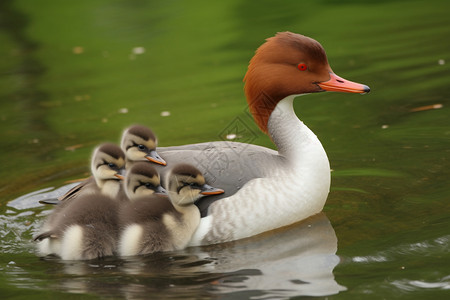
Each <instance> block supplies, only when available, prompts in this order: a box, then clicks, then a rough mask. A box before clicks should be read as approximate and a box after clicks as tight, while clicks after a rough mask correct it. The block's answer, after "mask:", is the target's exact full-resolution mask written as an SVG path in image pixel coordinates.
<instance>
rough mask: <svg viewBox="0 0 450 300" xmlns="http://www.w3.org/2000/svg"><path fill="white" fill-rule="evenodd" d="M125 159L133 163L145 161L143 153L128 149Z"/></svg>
mask: <svg viewBox="0 0 450 300" xmlns="http://www.w3.org/2000/svg"><path fill="white" fill-rule="evenodd" d="M127 158H128V159H129V160H133V161H139V160H147V159H146V158H145V153H144V152H142V151H139V150H136V148H130V149H128V151H127Z"/></svg>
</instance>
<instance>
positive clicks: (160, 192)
mask: <svg viewBox="0 0 450 300" xmlns="http://www.w3.org/2000/svg"><path fill="white" fill-rule="evenodd" d="M155 194H158V195H167V191H166V190H165V189H164V188H163V187H162V186H160V185H158V187H157V188H156V189H155Z"/></svg>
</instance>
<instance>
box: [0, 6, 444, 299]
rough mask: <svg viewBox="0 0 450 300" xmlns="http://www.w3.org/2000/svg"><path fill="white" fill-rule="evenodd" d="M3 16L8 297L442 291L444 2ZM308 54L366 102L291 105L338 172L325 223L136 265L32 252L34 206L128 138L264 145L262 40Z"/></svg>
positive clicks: (2, 188)
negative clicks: (305, 47) (301, 47)
mask: <svg viewBox="0 0 450 300" xmlns="http://www.w3.org/2000/svg"><path fill="white" fill-rule="evenodd" d="M303 2H304V1H284V2H283V3H281V2H280V3H273V1H257V2H251V1H237V0H235V1H226V2H225V1H223V2H217V3H210V2H207V1H190V2H186V1H165V2H162V1H161V2H157V1H125V0H123V1H119V0H118V1H76V2H71V3H68V2H67V3H66V2H64V3H63V2H61V3H59V2H58V3H56V2H54V1H49V0H48V1H44V0H43V1H26V0H21V1H19V0H18V1H12V0H5V1H1V2H0V16H1V20H2V22H1V24H0V55H1V57H2V59H1V60H0V74H1V77H0V126H1V127H0V128H1V130H0V149H1V155H0V160H1V161H0V163H1V166H2V167H1V168H0V174H1V176H0V236H1V242H0V245H1V248H0V249H1V250H0V270H1V272H0V276H1V280H0V291H1V294H2V297H3V298H5V297H6V298H18V299H21V298H27V299H33V298H36V299H40V298H42V297H60V296H64V297H71V298H72V297H73V298H75V297H77V296H79V295H82V296H83V297H86V298H93V299H97V298H100V297H108V298H118V299H119V298H148V297H149V295H151V296H152V297H154V298H163V297H171V298H189V297H191V298H194V297H195V298H205V299H210V298H233V299H234V298H251V297H252V298H277V297H278V298H290V297H297V296H318V297H327V298H328V299H341V298H345V299H359V298H363V297H364V298H369V299H382V298H385V299H392V298H402V297H404V298H408V299H427V298H430V299H431V298H432V299H441V298H444V297H445V296H448V289H449V288H450V273H449V270H450V265H449V246H448V245H449V238H450V234H449V227H450V226H449V223H450V222H449V213H448V212H449V195H450V193H449V184H448V178H450V172H449V161H448V159H449V152H450V150H449V149H450V122H449V119H450V118H449V104H450V103H449V98H450V85H449V82H450V68H449V65H450V52H449V49H450V40H449V39H448V36H450V23H449V21H448V12H449V8H450V6H449V4H448V1H438V0H430V1H378V2H373V1H350V0H349V1H339V2H337V1H316V2H315V3H303ZM285 30H290V31H293V32H298V33H302V34H306V35H308V36H311V37H313V38H315V39H317V40H318V41H319V42H321V43H322V45H323V46H324V47H325V49H326V51H327V54H328V59H329V61H330V64H331V66H332V68H333V70H334V71H335V72H336V73H337V74H339V75H340V76H342V77H344V78H347V79H350V80H354V81H358V82H361V83H365V84H367V85H369V86H370V87H371V88H372V92H371V93H370V94H368V95H364V96H360V95H347V94H333V93H320V94H315V95H309V96H307V97H301V100H300V99H298V100H297V101H296V102H295V108H296V112H297V114H298V115H299V117H300V118H301V119H302V120H303V121H304V122H305V123H306V124H307V125H308V126H309V127H310V128H311V129H312V130H313V131H314V132H315V133H316V134H317V135H318V137H319V138H320V140H321V141H322V143H323V145H324V147H325V149H326V151H327V154H328V156H329V160H330V164H331V166H332V169H333V173H332V188H331V193H330V195H329V198H328V200H327V204H326V206H325V209H324V213H323V214H320V215H319V216H316V217H314V218H312V219H309V220H306V221H305V222H302V223H299V224H295V225H293V226H290V227H288V228H285V229H282V230H279V231H275V232H271V233H267V234H264V235H262V236H258V237H254V238H251V239H248V240H244V241H237V242H234V243H229V244H224V245H217V246H211V247H204V248H190V249H186V250H183V251H178V252H169V253H163V254H155V255H150V256H146V257H141V258H135V259H130V260H118V259H115V258H109V259H106V260H103V261H90V262H63V261H60V260H58V259H56V258H45V259H40V258H38V257H37V256H36V255H35V250H34V245H33V243H32V242H31V237H32V235H33V234H35V233H36V232H37V231H38V229H39V226H40V223H41V222H42V220H43V219H44V218H45V216H46V215H47V214H48V213H49V209H50V208H49V207H46V206H42V205H39V204H38V203H37V200H38V199H39V198H40V197H42V196H43V195H45V196H49V193H50V195H51V193H55V194H58V193H61V192H62V190H58V188H61V187H62V188H63V189H64V188H67V186H66V185H67V184H68V182H69V181H70V180H73V179H77V178H81V177H84V176H87V175H88V172H89V169H88V160H89V156H90V154H91V151H92V149H93V147H95V145H97V144H98V143H100V142H104V141H113V142H117V141H118V139H119V136H120V133H121V130H122V129H123V128H125V127H126V126H128V125H130V124H132V123H142V124H146V125H148V126H150V127H152V128H153V129H154V131H155V132H156V133H157V134H158V137H159V140H160V145H161V146H169V145H180V144H186V143H195V142H207V141H213V140H220V139H221V138H223V137H224V136H226V135H227V134H228V133H235V132H233V131H232V129H231V128H234V127H233V126H230V125H232V124H234V122H235V121H236V118H238V119H239V121H240V122H242V124H244V125H245V126H244V127H243V128H244V129H245V130H243V131H242V132H241V134H240V135H239V137H238V139H237V140H239V141H245V142H250V143H255V144H259V145H263V146H267V147H273V145H272V143H271V141H270V139H269V138H268V137H267V136H265V135H264V134H262V133H260V132H259V130H258V128H257V127H256V125H255V124H254V123H253V120H252V119H251V118H250V117H249V116H248V113H247V108H246V102H245V98H244V95H243V91H242V88H243V83H242V78H243V75H244V73H245V71H246V67H247V64H248V61H249V59H250V58H251V57H252V55H253V53H254V50H255V49H256V48H257V47H258V46H259V45H260V44H261V43H262V42H263V41H264V39H265V38H267V37H270V36H273V35H274V34H275V33H276V32H278V31H285Z"/></svg>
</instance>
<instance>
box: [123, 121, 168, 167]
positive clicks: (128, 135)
mask: <svg viewBox="0 0 450 300" xmlns="http://www.w3.org/2000/svg"><path fill="white" fill-rule="evenodd" d="M157 144H158V143H157V139H156V136H155V134H154V133H153V131H151V130H150V129H149V128H147V127H145V126H142V125H132V126H130V127H128V128H127V129H125V131H124V132H123V134H122V140H121V142H120V147H121V148H122V150H123V152H125V156H126V157H127V169H130V168H131V167H132V166H133V164H134V163H136V162H138V161H150V162H152V163H156V164H159V165H163V166H165V165H166V162H165V160H164V159H162V158H161V156H159V155H158V153H157V152H156V146H157Z"/></svg>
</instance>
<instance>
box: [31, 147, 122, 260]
mask: <svg viewBox="0 0 450 300" xmlns="http://www.w3.org/2000/svg"><path fill="white" fill-rule="evenodd" d="M124 167H125V154H124V153H123V151H122V150H121V149H120V148H119V147H118V146H117V145H114V144H109V143H105V144H102V145H100V146H99V147H97V148H96V149H95V150H94V153H93V155H92V159H91V171H92V174H93V176H92V177H90V178H89V179H87V180H86V181H84V182H82V183H81V184H80V185H78V186H76V187H74V188H73V189H72V190H70V191H69V192H67V193H66V197H65V198H64V199H63V201H60V203H61V204H60V205H58V206H57V208H56V209H55V210H54V211H53V212H52V213H51V214H50V215H49V216H48V218H47V219H46V221H45V222H44V224H43V226H42V228H41V233H40V234H38V235H37V236H36V237H35V238H34V240H35V241H42V242H41V243H39V244H38V249H39V252H40V253H41V254H43V255H48V254H52V253H56V254H58V253H60V252H61V242H62V237H63V236H64V234H63V232H62V231H61V230H65V226H67V225H68V224H69V225H70V224H72V223H70V222H74V221H73V220H72V219H74V220H75V221H76V220H77V218H81V217H79V216H78V215H77V213H73V212H72V211H78V210H80V211H82V209H81V208H83V207H86V209H88V208H89V207H90V206H89V205H87V204H86V202H87V201H94V200H95V201H96V199H100V200H98V201H99V202H101V203H105V202H106V200H105V198H106V199H108V200H109V201H108V203H109V202H111V203H113V202H115V201H114V199H117V198H119V199H123V198H126V197H125V195H124V194H123V196H121V194H122V192H121V183H120V181H121V180H122V179H123V176H122V175H121V174H120V173H121V172H122V170H123V169H124ZM88 196H89V197H88ZM70 199H76V201H74V200H72V201H68V200H70ZM86 199H87V200H86ZM79 200H80V201H81V200H82V201H81V203H80V204H78V205H77V206H73V205H71V203H72V202H78V201H79ZM93 205H95V204H93ZM111 205H112V206H114V205H115V204H114V203H113V204H111ZM78 207H81V208H78ZM68 216H70V217H71V218H69V220H65V219H66V218H67V217H68ZM70 220H72V221H70ZM67 222H69V223H67ZM80 222H82V221H80ZM61 226H62V227H61Z"/></svg>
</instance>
